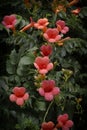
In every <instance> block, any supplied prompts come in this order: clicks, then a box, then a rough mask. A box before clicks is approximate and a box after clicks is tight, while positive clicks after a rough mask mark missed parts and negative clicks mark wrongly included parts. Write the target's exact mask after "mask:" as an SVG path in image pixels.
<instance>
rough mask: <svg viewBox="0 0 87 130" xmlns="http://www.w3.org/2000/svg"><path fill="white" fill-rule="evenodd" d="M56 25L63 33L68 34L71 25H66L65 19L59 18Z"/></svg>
mask: <svg viewBox="0 0 87 130" xmlns="http://www.w3.org/2000/svg"><path fill="white" fill-rule="evenodd" d="M56 26H57V29H58V31H59V32H61V33H63V34H66V33H67V32H68V31H69V27H67V26H66V25H65V21H63V20H58V21H57V22H56Z"/></svg>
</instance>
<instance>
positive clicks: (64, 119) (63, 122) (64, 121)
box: [57, 114, 73, 130]
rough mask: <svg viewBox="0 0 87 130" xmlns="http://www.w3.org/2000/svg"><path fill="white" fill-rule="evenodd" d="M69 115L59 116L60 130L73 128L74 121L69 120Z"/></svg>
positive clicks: (58, 125)
mask: <svg viewBox="0 0 87 130" xmlns="http://www.w3.org/2000/svg"><path fill="white" fill-rule="evenodd" d="M68 118H69V116H68V114H63V115H59V116H58V118H57V121H58V124H57V127H58V128H62V130H69V128H71V127H72V126H73V121H72V120H69V119H68Z"/></svg>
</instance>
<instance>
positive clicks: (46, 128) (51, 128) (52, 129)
mask: <svg viewBox="0 0 87 130" xmlns="http://www.w3.org/2000/svg"><path fill="white" fill-rule="evenodd" d="M68 118H69V116H68V114H66V113H65V114H63V115H59V116H58V117H57V122H58V123H57V124H56V125H55V124H54V123H53V122H52V121H49V122H43V123H42V125H41V130H57V129H60V128H62V130H69V128H71V127H72V126H73V121H72V120H69V119H68Z"/></svg>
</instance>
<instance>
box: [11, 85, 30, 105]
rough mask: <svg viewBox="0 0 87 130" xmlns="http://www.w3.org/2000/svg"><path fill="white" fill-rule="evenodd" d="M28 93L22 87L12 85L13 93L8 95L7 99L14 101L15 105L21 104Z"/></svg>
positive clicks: (27, 96)
mask: <svg viewBox="0 0 87 130" xmlns="http://www.w3.org/2000/svg"><path fill="white" fill-rule="evenodd" d="M28 98H29V94H28V93H26V89H25V88H24V87H14V88H13V94H11V95H10V97H9V99H10V101H11V102H16V104H17V105H19V106H22V105H23V104H24V101H25V100H28Z"/></svg>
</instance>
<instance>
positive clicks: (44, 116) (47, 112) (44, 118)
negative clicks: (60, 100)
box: [43, 100, 54, 122]
mask: <svg viewBox="0 0 87 130" xmlns="http://www.w3.org/2000/svg"><path fill="white" fill-rule="evenodd" d="M53 101H54V100H53ZM53 101H51V103H50V104H49V106H48V108H47V111H46V113H45V115H44V118H43V122H45V120H46V117H47V114H48V112H49V110H50V108H51V106H52V104H53Z"/></svg>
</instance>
